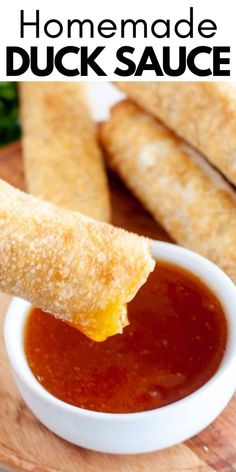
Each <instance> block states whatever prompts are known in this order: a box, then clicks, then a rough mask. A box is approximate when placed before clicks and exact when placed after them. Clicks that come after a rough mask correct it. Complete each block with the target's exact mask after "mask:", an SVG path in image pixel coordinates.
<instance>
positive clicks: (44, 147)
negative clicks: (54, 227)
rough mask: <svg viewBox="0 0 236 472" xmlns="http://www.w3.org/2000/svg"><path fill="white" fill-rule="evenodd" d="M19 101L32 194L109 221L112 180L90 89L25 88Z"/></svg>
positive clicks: (39, 85)
mask: <svg viewBox="0 0 236 472" xmlns="http://www.w3.org/2000/svg"><path fill="white" fill-rule="evenodd" d="M20 98H21V99H20V105H21V122H22V128H23V154H24V170H25V176H26V184H27V189H28V191H29V192H30V193H31V194H33V195H34V196H36V197H39V198H42V199H44V200H48V201H49V202H51V203H54V204H56V205H59V206H62V207H63V208H68V209H71V210H74V211H79V212H81V213H84V214H86V215H88V216H91V217H93V218H96V219H98V220H101V221H109V220H110V202H109V191H108V183H107V177H106V173H105V168H104V162H103V156H102V153H101V150H100V149H99V146H98V142H97V136H96V128H95V124H94V123H93V121H92V118H91V116H90V111H89V108H88V105H87V98H86V88H85V84H84V83H75V82H68V83H67V82H48V83H47V82H39V83H36V82H26V83H21V84H20Z"/></svg>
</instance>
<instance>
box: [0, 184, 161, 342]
mask: <svg viewBox="0 0 236 472" xmlns="http://www.w3.org/2000/svg"><path fill="white" fill-rule="evenodd" d="M153 267H154V261H153V259H152V258H151V256H150V251H149V242H148V240H147V239H145V238H142V237H140V236H137V235H135V234H132V233H128V232H126V231H124V230H122V229H117V228H115V227H113V226H111V225H108V224H106V223H100V222H97V221H95V220H92V219H90V218H88V217H86V216H84V215H81V214H80V213H78V212H73V211H69V210H68V211H66V210H64V209H62V208H59V207H56V206H54V205H52V204H50V203H47V202H44V201H41V200H39V199H36V198H35V197H33V196H31V195H27V194H25V193H23V192H20V191H19V190H16V189H14V188H13V187H11V186H10V185H8V184H6V183H5V182H3V181H0V290H2V291H4V292H7V293H11V294H13V295H18V296H21V297H23V298H25V299H27V300H29V301H30V302H31V303H32V304H33V305H35V306H38V307H40V308H42V309H43V310H46V311H48V312H50V313H53V314H55V315H56V316H58V317H59V318H62V319H64V320H66V321H70V322H72V323H74V324H76V325H77V326H78V328H79V329H80V330H81V331H82V332H83V333H85V334H86V335H87V336H89V337H91V338H92V339H95V340H97V341H101V340H104V339H106V338H107V337H108V336H111V335H113V334H116V333H119V332H122V328H123V327H124V326H125V325H126V324H127V319H126V307H125V304H126V303H127V302H128V301H130V300H131V299H132V298H133V297H134V295H135V293H136V292H137V290H138V289H139V287H140V286H141V285H142V284H143V283H144V282H145V280H146V279H147V277H148V275H149V273H150V272H151V271H152V270H153Z"/></svg>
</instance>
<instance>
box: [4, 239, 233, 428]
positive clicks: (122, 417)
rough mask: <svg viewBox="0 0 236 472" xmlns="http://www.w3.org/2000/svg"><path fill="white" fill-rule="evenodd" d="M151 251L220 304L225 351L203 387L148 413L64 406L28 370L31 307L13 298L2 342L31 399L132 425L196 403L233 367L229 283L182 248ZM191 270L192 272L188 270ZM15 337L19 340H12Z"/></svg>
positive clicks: (156, 246) (159, 245) (156, 245)
mask: <svg viewBox="0 0 236 472" xmlns="http://www.w3.org/2000/svg"><path fill="white" fill-rule="evenodd" d="M151 247H152V255H153V257H154V258H155V259H156V260H157V263H158V260H162V261H167V262H171V263H173V264H175V265H179V266H181V267H182V268H184V269H186V270H188V271H190V272H192V273H193V274H194V275H195V276H197V277H200V278H201V279H202V281H203V283H205V284H206V285H207V286H208V287H209V288H210V290H212V291H213V293H215V295H216V297H217V298H218V300H219V301H220V303H221V305H222V307H223V310H224V313H225V316H226V320H227V326H228V333H227V343H226V349H225V352H224V355H223V358H222V360H221V362H220V364H219V367H218V369H217V371H216V372H215V374H214V375H213V376H212V377H211V378H210V379H209V380H208V381H207V382H206V383H205V384H204V385H202V386H201V387H200V388H198V389H197V390H195V391H194V392H192V393H191V394H189V395H187V396H186V397H184V398H182V399H180V400H178V401H175V402H173V403H170V404H168V405H165V406H163V407H159V408H155V409H152V410H145V411H139V412H131V413H107V412H100V411H93V410H88V409H85V408H80V407H78V406H75V405H72V404H69V403H66V402H64V401H63V400H60V399H59V398H57V397H55V396H54V395H53V394H51V393H50V392H49V391H47V390H46V389H45V388H44V387H43V386H42V385H41V384H40V383H39V382H38V380H37V379H36V377H35V376H34V374H33V372H32V370H31V369H30V366H29V364H28V361H27V358H26V354H25V350H24V344H23V339H24V327H25V321H26V318H27V316H28V313H29V310H30V307H31V304H30V303H29V302H27V301H25V300H23V299H22V298H18V297H14V298H13V300H12V301H11V302H10V304H9V307H8V309H7V313H6V318H5V322H4V342H5V346H6V350H7V354H8V358H9V360H10V363H11V365H12V367H13V370H14V371H15V372H16V374H17V375H18V377H19V378H20V379H21V381H22V382H23V383H24V384H27V386H28V388H29V389H30V390H31V391H32V392H33V393H34V395H36V396H37V397H38V396H40V397H41V398H42V399H43V400H44V401H46V402H48V403H49V404H51V405H53V406H55V407H57V408H59V409H63V410H64V411H67V412H70V413H72V414H74V415H76V416H83V417H87V418H93V419H94V420H101V419H102V420H107V421H110V420H112V421H122V422H126V421H136V420H139V419H141V418H142V419H144V418H145V419H148V418H152V417H153V416H156V417H159V416H162V415H165V414H166V413H167V412H168V413H174V411H175V410H176V408H180V407H181V406H184V405H186V406H187V404H189V403H192V402H194V401H197V400H198V399H200V398H201V397H202V396H203V395H205V393H206V391H207V390H209V389H214V387H215V386H216V384H217V383H218V381H219V380H220V378H221V376H222V374H223V373H224V372H225V371H226V370H228V369H230V367H231V365H232V364H233V363H234V362H235V363H236V316H235V313H236V286H235V285H234V283H233V282H232V280H231V279H230V278H229V277H228V276H227V275H226V274H225V273H224V272H223V271H222V270H221V269H220V268H219V267H218V266H216V265H215V264H214V263H212V262H211V261H209V260H208V259H206V258H205V257H203V256H201V255H199V254H197V253H195V252H193V251H191V250H189V249H186V248H184V247H182V246H178V245H175V244H172V243H167V242H163V241H154V240H153V241H152V243H151ZM183 256H184V257H185V258H186V259H185V260H184V262H183V261H182V257H183ZM193 266H194V267H195V269H193V268H191V267H193ZM199 272H200V273H201V274H202V276H200V275H199ZM216 287H218V291H219V292H220V295H219V293H216V292H217V290H216ZM224 290H225V293H224ZM231 297H232V299H231ZM16 309H17V310H18V311H20V313H19V314H18V317H20V320H19V319H18V321H17V329H16V326H15V319H14V318H15V315H14V313H15V311H16ZM13 328H14V329H13ZM19 334H20V336H19ZM17 335H18V336H19V338H17V337H16V336H17ZM14 337H16V339H17V342H16V344H18V345H19V346H20V348H19V349H18V347H16V346H15V345H14V339H13V338H14Z"/></svg>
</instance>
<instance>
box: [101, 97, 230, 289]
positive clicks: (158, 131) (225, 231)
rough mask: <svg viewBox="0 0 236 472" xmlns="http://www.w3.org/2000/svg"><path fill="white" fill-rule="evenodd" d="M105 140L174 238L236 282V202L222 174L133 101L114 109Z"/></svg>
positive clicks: (111, 158) (112, 162)
mask: <svg viewBox="0 0 236 472" xmlns="http://www.w3.org/2000/svg"><path fill="white" fill-rule="evenodd" d="M100 139H101V142H102V145H103V147H104V148H105V151H106V153H107V162H108V164H109V166H110V167H111V168H112V169H114V170H115V171H116V172H117V173H118V174H119V175H120V176H121V178H122V179H123V180H124V182H125V183H126V184H127V186H128V187H129V188H130V190H131V191H132V192H133V193H134V194H135V195H136V197H137V198H138V199H139V200H140V201H141V202H142V204H143V205H144V206H145V207H146V208H147V209H148V210H149V211H150V212H151V214H152V215H153V217H154V218H155V219H156V221H158V222H159V223H161V224H162V225H163V227H164V228H165V229H166V230H167V231H168V232H169V234H170V235H171V236H172V238H173V239H174V240H175V241H176V242H178V243H179V244H181V245H183V246H186V247H188V248H190V249H192V250H195V251H197V252H199V253H201V254H203V255H204V256H206V257H208V258H209V259H211V260H212V261H214V262H215V263H216V264H218V265H219V266H220V267H221V268H222V269H223V270H224V271H225V272H226V273H227V274H228V275H229V276H230V277H231V278H232V279H233V280H234V281H235V282H236V251H235V247H236V198H235V194H234V192H233V190H232V187H231V186H230V185H229V184H228V183H227V182H226V181H225V180H224V179H223V178H222V177H221V176H220V174H218V172H216V171H215V170H214V169H213V168H211V166H209V164H208V163H207V162H206V161H205V160H204V159H203V157H202V156H201V155H199V154H198V153H197V152H195V151H193V149H192V148H190V146H189V145H187V144H186V142H184V141H183V140H182V139H180V138H178V137H176V135H175V134H174V133H173V132H172V131H170V130H169V129H167V128H166V127H165V126H164V125H163V124H162V123H161V122H160V121H157V120H156V119H154V118H153V117H152V116H150V115H148V114H146V113H145V112H143V111H142V110H140V109H139V108H138V107H137V106H136V105H135V104H133V103H131V102H129V101H128V100H127V101H123V102H120V103H119V104H117V105H116V106H115V107H114V108H113V109H112V114H111V117H110V119H109V121H108V122H106V123H104V124H102V125H101V128H100Z"/></svg>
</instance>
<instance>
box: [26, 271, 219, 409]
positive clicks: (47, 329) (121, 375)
mask: <svg viewBox="0 0 236 472" xmlns="http://www.w3.org/2000/svg"><path fill="white" fill-rule="evenodd" d="M128 317H129V321H130V325H129V326H128V327H126V328H125V330H124V333H123V334H122V335H120V334H118V335H116V336H113V337H111V338H109V339H107V340H106V341H104V342H102V343H97V342H95V341H91V340H90V339H88V338H86V337H85V336H84V335H83V334H81V333H80V332H79V331H77V330H76V329H74V328H73V327H71V326H69V325H68V324H66V323H64V322H63V321H60V320H57V319H56V318H54V317H53V316H51V315H49V314H46V313H44V312H43V311H41V310H40V309H36V308H34V309H32V310H31V312H30V314H29V317H28V319H27V323H26V328H25V352H26V356H27V359H28V363H29V365H30V367H31V369H32V371H33V373H34V375H35V377H36V378H37V380H38V381H39V382H40V383H41V384H42V385H43V386H44V387H45V388H46V389H47V390H48V391H49V392H50V393H52V394H53V395H54V396H55V397H57V398H59V399H61V400H63V401H64V402H67V403H70V404H72V405H76V406H79V407H81V408H86V409H88V410H95V411H102V412H109V413H131V412H137V411H144V410H151V409H154V408H158V407H161V406H164V405H168V404H169V403H172V402H175V401H176V400H180V399H181V398H183V397H185V396H187V395H189V394H190V393H192V392H194V391H195V390H196V389H198V388H199V387H201V386H202V385H203V384H204V383H206V382H207V380H209V379H210V378H211V377H212V375H213V374H214V373H215V372H216V370H217V368H218V366H219V364H220V362H221V360H222V357H223V354H224V350H225V346H226V338H227V326H226V320H225V316H224V312H223V309H222V307H221V305H220V302H219V301H218V300H217V298H216V297H215V295H214V294H213V293H212V292H211V291H210V290H209V289H208V288H207V287H206V286H205V284H203V282H202V281H201V280H199V279H198V278H196V277H195V276H193V275H192V274H190V273H189V272H187V271H185V270H183V269H181V268H179V267H177V266H174V265H171V264H169V263H164V262H157V265H156V269H155V271H154V272H153V273H152V274H151V275H150V277H149V279H148V281H147V283H146V284H145V285H144V286H143V287H142V288H141V290H140V291H139V292H138V294H137V295H136V297H135V299H134V300H133V301H132V302H131V303H130V304H129V305H128Z"/></svg>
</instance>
